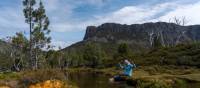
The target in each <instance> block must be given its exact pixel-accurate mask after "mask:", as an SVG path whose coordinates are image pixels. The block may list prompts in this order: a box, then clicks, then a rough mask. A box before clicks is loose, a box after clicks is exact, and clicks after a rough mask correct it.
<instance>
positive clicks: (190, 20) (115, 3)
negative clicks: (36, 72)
mask: <svg viewBox="0 0 200 88" xmlns="http://www.w3.org/2000/svg"><path fill="white" fill-rule="evenodd" d="M36 1H39V0H36ZM42 1H43V2H44V5H45V9H46V14H47V16H48V17H49V19H50V22H51V24H50V27H49V28H50V30H51V34H50V36H51V37H52V43H51V44H52V45H54V46H55V47H54V49H58V47H59V46H60V47H61V48H65V47H67V46H69V45H71V44H73V43H76V42H78V41H81V40H83V37H84V35H85V30H86V27H87V26H98V25H101V24H103V23H120V24H141V23H145V22H158V21H163V22H169V20H170V19H173V18H174V17H177V18H180V19H181V18H183V17H185V18H186V23H187V24H186V25H198V24H200V0H42ZM28 31H29V29H28V24H26V23H25V21H24V15H23V5H22V0H1V1H0V38H6V37H7V36H13V35H15V33H16V32H24V33H25V35H26V36H28Z"/></svg>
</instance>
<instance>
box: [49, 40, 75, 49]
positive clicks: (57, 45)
mask: <svg viewBox="0 0 200 88" xmlns="http://www.w3.org/2000/svg"><path fill="white" fill-rule="evenodd" d="M73 43H75V42H73V41H68V42H64V41H56V40H53V41H52V42H51V45H52V46H54V47H53V49H54V50H59V48H61V49H63V48H65V47H67V46H70V45H71V44H73Z"/></svg>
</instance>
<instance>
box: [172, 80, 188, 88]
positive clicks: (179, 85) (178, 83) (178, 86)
mask: <svg viewBox="0 0 200 88" xmlns="http://www.w3.org/2000/svg"><path fill="white" fill-rule="evenodd" d="M173 87H174V88H188V84H187V82H186V81H185V80H181V79H176V80H175V85H174V86H173Z"/></svg>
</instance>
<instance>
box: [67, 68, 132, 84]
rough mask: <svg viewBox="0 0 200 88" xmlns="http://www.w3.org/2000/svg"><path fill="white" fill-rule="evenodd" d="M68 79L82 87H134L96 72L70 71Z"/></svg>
mask: <svg viewBox="0 0 200 88" xmlns="http://www.w3.org/2000/svg"><path fill="white" fill-rule="evenodd" d="M67 79H68V81H70V82H71V83H74V84H75V85H77V86H79V87H80V88H133V87H130V86H128V85H127V84H126V83H111V82H109V77H108V76H105V75H101V74H96V73H88V72H81V73H68V74H67Z"/></svg>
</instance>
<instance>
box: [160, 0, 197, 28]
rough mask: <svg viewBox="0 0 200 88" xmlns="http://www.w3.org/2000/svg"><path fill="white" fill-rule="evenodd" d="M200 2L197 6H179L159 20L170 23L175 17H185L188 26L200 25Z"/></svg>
mask: <svg viewBox="0 0 200 88" xmlns="http://www.w3.org/2000/svg"><path fill="white" fill-rule="evenodd" d="M199 10H200V1H199V2H198V3H195V4H190V5H184V6H179V7H177V8H176V9H175V10H173V11H171V12H168V13H167V14H165V15H163V16H161V17H159V18H157V20H161V21H169V19H171V18H173V17H175V16H176V17H178V18H181V17H185V18H186V20H187V22H188V25H194V24H200V15H199V14H200V11H199Z"/></svg>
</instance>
